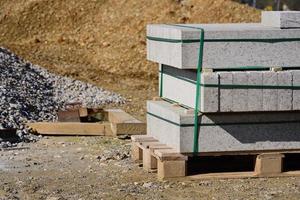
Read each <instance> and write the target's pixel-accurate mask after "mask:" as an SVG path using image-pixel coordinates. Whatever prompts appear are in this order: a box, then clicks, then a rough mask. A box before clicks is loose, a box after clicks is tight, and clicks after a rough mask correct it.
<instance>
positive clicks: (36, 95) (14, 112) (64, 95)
mask: <svg viewBox="0 0 300 200" xmlns="http://www.w3.org/2000/svg"><path fill="white" fill-rule="evenodd" d="M71 102H82V104H83V105H84V106H88V107H93V108H96V107H101V106H103V105H105V104H111V103H115V104H122V103H124V99H123V98H122V97H121V96H120V95H118V94H115V93H111V92H108V91H106V90H103V89H102V88H98V87H96V86H94V85H91V84H88V83H84V82H81V81H78V80H73V79H71V78H68V77H62V76H57V75H55V74H52V73H49V72H48V71H47V70H45V69H43V68H41V67H39V66H36V65H33V64H31V63H28V62H25V61H24V60H22V59H21V58H19V57H18V56H16V55H14V54H13V53H11V52H10V51H8V50H7V49H4V48H0V129H2V128H15V129H17V130H18V131H17V133H18V135H19V137H20V138H21V140H22V141H32V140H36V138H35V137H33V136H32V135H29V134H28V132H29V130H28V129H27V128H26V127H25V123H26V122H28V121H31V122H35V121H53V120H55V119H56V112H57V111H58V110H59V109H64V107H65V105H66V103H71ZM0 142H1V143H0V147H1V146H2V147H7V146H8V147H9V146H12V144H10V143H9V142H7V141H2V140H1V135H0Z"/></svg>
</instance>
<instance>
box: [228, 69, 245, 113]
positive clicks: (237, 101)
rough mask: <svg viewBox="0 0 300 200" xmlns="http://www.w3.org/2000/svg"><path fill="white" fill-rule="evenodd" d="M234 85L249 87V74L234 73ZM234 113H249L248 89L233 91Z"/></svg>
mask: <svg viewBox="0 0 300 200" xmlns="http://www.w3.org/2000/svg"><path fill="white" fill-rule="evenodd" d="M232 75H233V85H248V73H245V72H232ZM232 93H233V95H232V96H233V97H232V98H233V105H232V110H233V111H236V112H238V111H247V110H248V90H247V89H243V88H242V89H233V92H232Z"/></svg>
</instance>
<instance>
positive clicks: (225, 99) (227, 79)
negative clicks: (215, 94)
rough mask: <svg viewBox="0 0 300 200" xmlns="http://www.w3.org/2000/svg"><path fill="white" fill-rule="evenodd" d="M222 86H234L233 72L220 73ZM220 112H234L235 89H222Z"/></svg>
mask: <svg viewBox="0 0 300 200" xmlns="http://www.w3.org/2000/svg"><path fill="white" fill-rule="evenodd" d="M219 77H220V85H232V84H233V75H232V72H221V73H219ZM219 105H220V112H231V111H232V110H233V89H231V88H221V89H220V102H219Z"/></svg>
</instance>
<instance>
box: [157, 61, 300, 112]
mask: <svg viewBox="0 0 300 200" xmlns="http://www.w3.org/2000/svg"><path fill="white" fill-rule="evenodd" d="M196 76H197V72H196V70H183V69H177V68H174V67H170V66H164V75H163V86H162V87H163V88H162V89H163V97H164V98H167V99H170V100H173V101H175V102H178V103H180V104H182V105H185V106H188V107H190V108H194V107H195V98H196V79H197V78H196ZM299 77H300V72H299V73H298V71H297V70H287V71H278V72H273V71H239V72H225V71H222V72H211V73H203V74H202V78H201V80H202V84H206V85H207V84H213V85H215V87H203V86H202V87H201V97H200V98H201V107H200V111H201V112H206V113H209V112H252V111H289V110H300V93H299V91H300V90H299V89H294V90H293V89H291V88H289V89H286V88H285V89H276V88H270V87H266V88H262V87H259V86H292V84H294V85H298V86H300V78H299ZM292 81H293V82H292ZM219 85H227V86H228V85H233V88H228V87H226V88H224V87H219ZM234 85H246V86H247V87H245V88H235V87H234ZM253 86H258V87H253ZM159 87H161V85H160V86H159Z"/></svg>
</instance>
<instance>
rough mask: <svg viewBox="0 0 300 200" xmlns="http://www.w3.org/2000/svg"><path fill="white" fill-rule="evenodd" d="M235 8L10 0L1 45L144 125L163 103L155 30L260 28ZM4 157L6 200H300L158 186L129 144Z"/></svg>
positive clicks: (291, 187)
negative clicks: (97, 91)
mask: <svg viewBox="0 0 300 200" xmlns="http://www.w3.org/2000/svg"><path fill="white" fill-rule="evenodd" d="M259 16H260V11H258V10H255V9H252V8H250V7H248V6H245V5H240V4H237V3H234V2H231V1H229V0H184V1H178V0H153V1H148V0H139V1H137V0H0V45H1V46H4V47H7V48H9V49H11V50H12V51H13V52H14V53H16V54H18V55H20V56H22V57H23V58H25V59H26V60H29V61H30V62H32V63H35V64H39V65H41V66H43V67H46V68H47V69H49V70H51V71H52V72H55V73H58V74H61V75H65V76H70V77H73V78H76V79H80V80H83V81H87V82H90V83H93V84H96V85H98V86H100V87H104V88H106V89H109V90H112V91H115V92H118V93H120V94H122V95H123V96H124V97H126V98H127V103H126V104H125V105H123V106H122V108H124V109H125V110H126V111H128V112H130V113H131V114H133V115H134V116H135V117H138V118H140V119H144V116H145V106H146V100H147V99H151V98H152V97H154V96H156V95H157V85H158V82H157V71H158V70H157V66H156V64H154V63H150V62H147V61H146V50H145V48H146V43H145V27H146V24H148V23H200V22H202V23H207V22H209V23H213V22H220V23H225V22H257V21H259V18H260V17H259ZM25 147H28V149H24V150H12V151H0V154H1V156H0V199H28V200H31V199H46V200H62V199H74V200H75V199H76V200H78V199H82V200H83V199H295V200H296V199H300V178H298V177H297V178H293V177H291V178H269V179H265V178H259V179H232V180H206V181H203V180H191V179H189V178H184V179H173V180H167V181H158V180H157V179H156V176H155V174H151V173H145V172H144V171H143V169H142V168H141V167H140V166H139V164H136V163H133V162H132V161H131V160H130V158H129V156H130V155H129V154H130V151H129V149H130V146H129V141H124V140H118V139H115V138H103V137H56V138H54V137H50V138H43V139H42V140H40V141H39V142H37V143H31V144H25Z"/></svg>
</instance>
